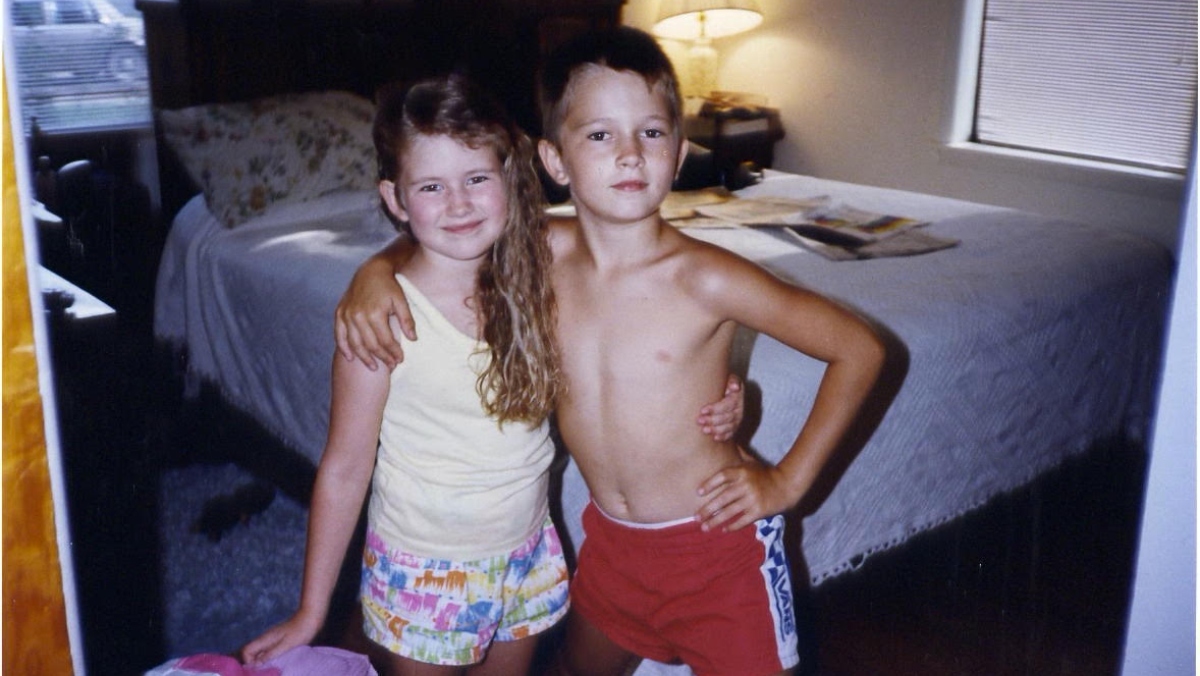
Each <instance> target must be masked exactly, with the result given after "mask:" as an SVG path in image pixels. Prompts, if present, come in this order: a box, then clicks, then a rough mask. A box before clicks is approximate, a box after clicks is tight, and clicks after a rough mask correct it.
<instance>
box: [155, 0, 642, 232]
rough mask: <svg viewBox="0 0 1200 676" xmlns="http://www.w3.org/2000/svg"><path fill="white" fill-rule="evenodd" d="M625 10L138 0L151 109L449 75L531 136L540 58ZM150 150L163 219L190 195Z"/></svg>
mask: <svg viewBox="0 0 1200 676" xmlns="http://www.w3.org/2000/svg"><path fill="white" fill-rule="evenodd" d="M623 2H624V0H138V3H137V7H138V9H139V10H141V12H142V16H143V19H144V21H145V26H146V47H147V58H148V60H149V67H150V88H151V102H152V105H153V106H154V108H155V109H163V108H181V107H185V106H191V105H197V104H201V103H216V102H229V101H244V100H249V99H254V98H259V97H263V96H269V95H272V94H280V93H286V92H304V91H315V90H322V89H343V90H349V91H354V92H357V93H359V94H362V95H364V96H367V97H373V95H374V92H375V90H376V88H377V87H378V86H379V85H381V84H383V83H386V82H391V81H395V80H412V79H418V78H422V77H426V76H429V75H433V74H437V73H443V72H447V71H450V70H458V71H461V72H465V73H468V74H469V75H471V76H472V77H474V78H475V79H476V80H478V81H479V82H481V83H483V84H485V85H486V86H488V87H490V88H492V89H493V90H494V91H495V93H496V94H497V95H498V96H499V97H500V99H501V100H502V101H504V103H505V105H506V106H507V107H508V109H509V111H510V112H511V114H512V115H513V116H514V117H515V118H516V119H517V121H518V122H519V123H520V124H521V125H522V126H523V127H524V128H525V129H526V130H527V131H529V132H530V133H532V134H538V133H539V132H540V126H541V125H540V121H539V119H538V115H537V102H536V96H535V84H534V83H535V80H536V73H537V68H538V65H539V63H540V60H541V57H542V56H543V55H544V54H545V53H546V52H547V51H549V50H550V49H553V48H554V47H555V46H556V45H558V44H559V43H561V42H562V41H563V40H565V39H568V38H569V37H571V36H573V35H575V34H577V33H579V32H582V31H587V30H596V29H600V28H605V27H609V26H612V25H615V24H617V23H619V21H620V11H621V5H622V4H623ZM159 147H160V153H159V154H160V176H161V183H162V185H161V189H162V196H163V211H164V214H166V215H167V216H168V217H169V216H170V215H171V214H173V213H174V211H175V210H176V209H177V208H178V207H179V206H181V205H182V203H183V200H186V199H187V198H188V197H190V196H191V195H193V194H195V192H196V190H195V188H194V186H191V185H187V182H186V181H185V180H183V179H184V177H183V175H182V172H181V171H180V170H179V168H178V167H177V166H173V162H172V160H171V159H170V158H169V157H164V156H163V155H164V153H163V152H162V147H163V146H162V144H161V143H160V144H159Z"/></svg>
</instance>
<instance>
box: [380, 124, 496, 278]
mask: <svg viewBox="0 0 1200 676" xmlns="http://www.w3.org/2000/svg"><path fill="white" fill-rule="evenodd" d="M379 194H380V195H381V196H382V197H383V200H384V203H385V204H387V207H388V210H389V211H391V212H392V215H394V216H395V217H397V218H399V219H400V220H402V221H407V222H408V224H409V227H410V228H411V229H412V233H413V237H415V238H416V240H417V241H418V242H419V243H420V245H421V248H422V249H424V250H426V251H429V252H430V253H433V254H437V255H441V256H444V257H448V258H453V259H455V260H475V259H478V258H480V257H482V256H483V255H485V254H486V253H487V252H488V251H489V250H490V248H491V246H492V244H494V243H495V242H496V240H497V239H499V237H500V235H501V233H503V232H504V227H505V224H506V223H507V221H508V191H507V190H506V187H505V181H504V174H503V167H502V166H501V163H500V158H498V157H497V156H496V152H495V151H494V150H493V149H492V148H490V147H486V146H481V147H479V148H471V147H470V146H467V145H466V144H464V143H461V142H459V141H457V140H456V139H453V138H451V137H449V136H445V135H442V134H438V135H433V136H425V135H418V136H416V137H415V138H414V139H413V140H412V142H411V143H410V144H409V147H408V149H407V150H405V151H404V152H403V153H402V155H401V157H400V176H399V177H398V178H397V180H396V182H395V183H393V182H392V181H380V183H379Z"/></svg>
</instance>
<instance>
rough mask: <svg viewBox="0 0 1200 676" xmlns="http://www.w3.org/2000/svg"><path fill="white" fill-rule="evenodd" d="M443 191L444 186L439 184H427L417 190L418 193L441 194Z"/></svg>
mask: <svg viewBox="0 0 1200 676" xmlns="http://www.w3.org/2000/svg"><path fill="white" fill-rule="evenodd" d="M441 189H442V186H441V184H439V183H426V184H425V185H423V186H421V187H419V188H417V191H418V192H439V191H441Z"/></svg>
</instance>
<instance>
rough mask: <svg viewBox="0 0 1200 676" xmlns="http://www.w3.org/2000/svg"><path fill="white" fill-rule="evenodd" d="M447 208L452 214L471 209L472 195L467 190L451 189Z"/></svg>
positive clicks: (467, 211) (463, 212)
mask: <svg viewBox="0 0 1200 676" xmlns="http://www.w3.org/2000/svg"><path fill="white" fill-rule="evenodd" d="M448 197H449V201H448V204H447V210H448V211H449V212H450V213H451V214H456V215H457V214H465V213H470V211H471V206H472V203H471V195H470V193H468V192H467V191H466V190H456V189H455V190H450V194H449V195H448Z"/></svg>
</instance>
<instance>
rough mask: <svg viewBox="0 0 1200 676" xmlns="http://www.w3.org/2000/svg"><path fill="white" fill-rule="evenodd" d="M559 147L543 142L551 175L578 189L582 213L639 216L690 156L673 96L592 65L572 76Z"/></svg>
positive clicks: (613, 218)
mask: <svg viewBox="0 0 1200 676" xmlns="http://www.w3.org/2000/svg"><path fill="white" fill-rule="evenodd" d="M567 97H568V98H567V109H566V114H565V115H564V117H563V122H562V127H561V129H560V130H559V135H558V136H559V145H558V146H557V147H556V146H554V145H553V144H550V143H548V142H546V141H543V142H542V143H541V144H540V145H539V152H540V153H541V155H542V161H543V163H544V164H545V165H546V168H547V170H548V171H549V173H550V175H551V177H553V178H554V179H555V180H556V181H558V182H559V183H563V184H568V185H570V187H571V197H572V200H573V201H574V203H575V208H576V210H577V212H578V213H579V215H580V218H581V219H587V218H596V219H599V220H600V221H604V222H614V223H619V222H634V221H639V220H643V219H645V218H647V217H650V216H653V215H654V214H655V213H656V212H657V211H658V209H659V207H660V206H661V205H662V202H663V200H664V199H665V198H666V196H667V193H668V192H670V190H671V182H672V181H673V180H674V178H675V174H676V173H677V172H678V171H679V167H680V165H681V163H682V160H683V147H684V146H683V144H685V143H687V140H686V139H682V138H681V137H680V133H679V130H678V129H676V128H675V121H674V118H673V117H672V116H671V112H670V109H669V107H668V106H667V100H666V96H664V95H663V94H662V93H661V92H660V91H658V90H657V89H656V88H652V87H651V86H650V85H649V84H647V82H646V80H645V79H644V78H643V77H642V76H641V75H639V74H637V73H632V72H628V71H616V70H612V69H610V68H604V67H600V66H592V67H587V68H584V69H581V70H580V71H578V72H577V73H576V74H574V75H573V76H572V82H571V85H570V88H569V89H568V92H567Z"/></svg>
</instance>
